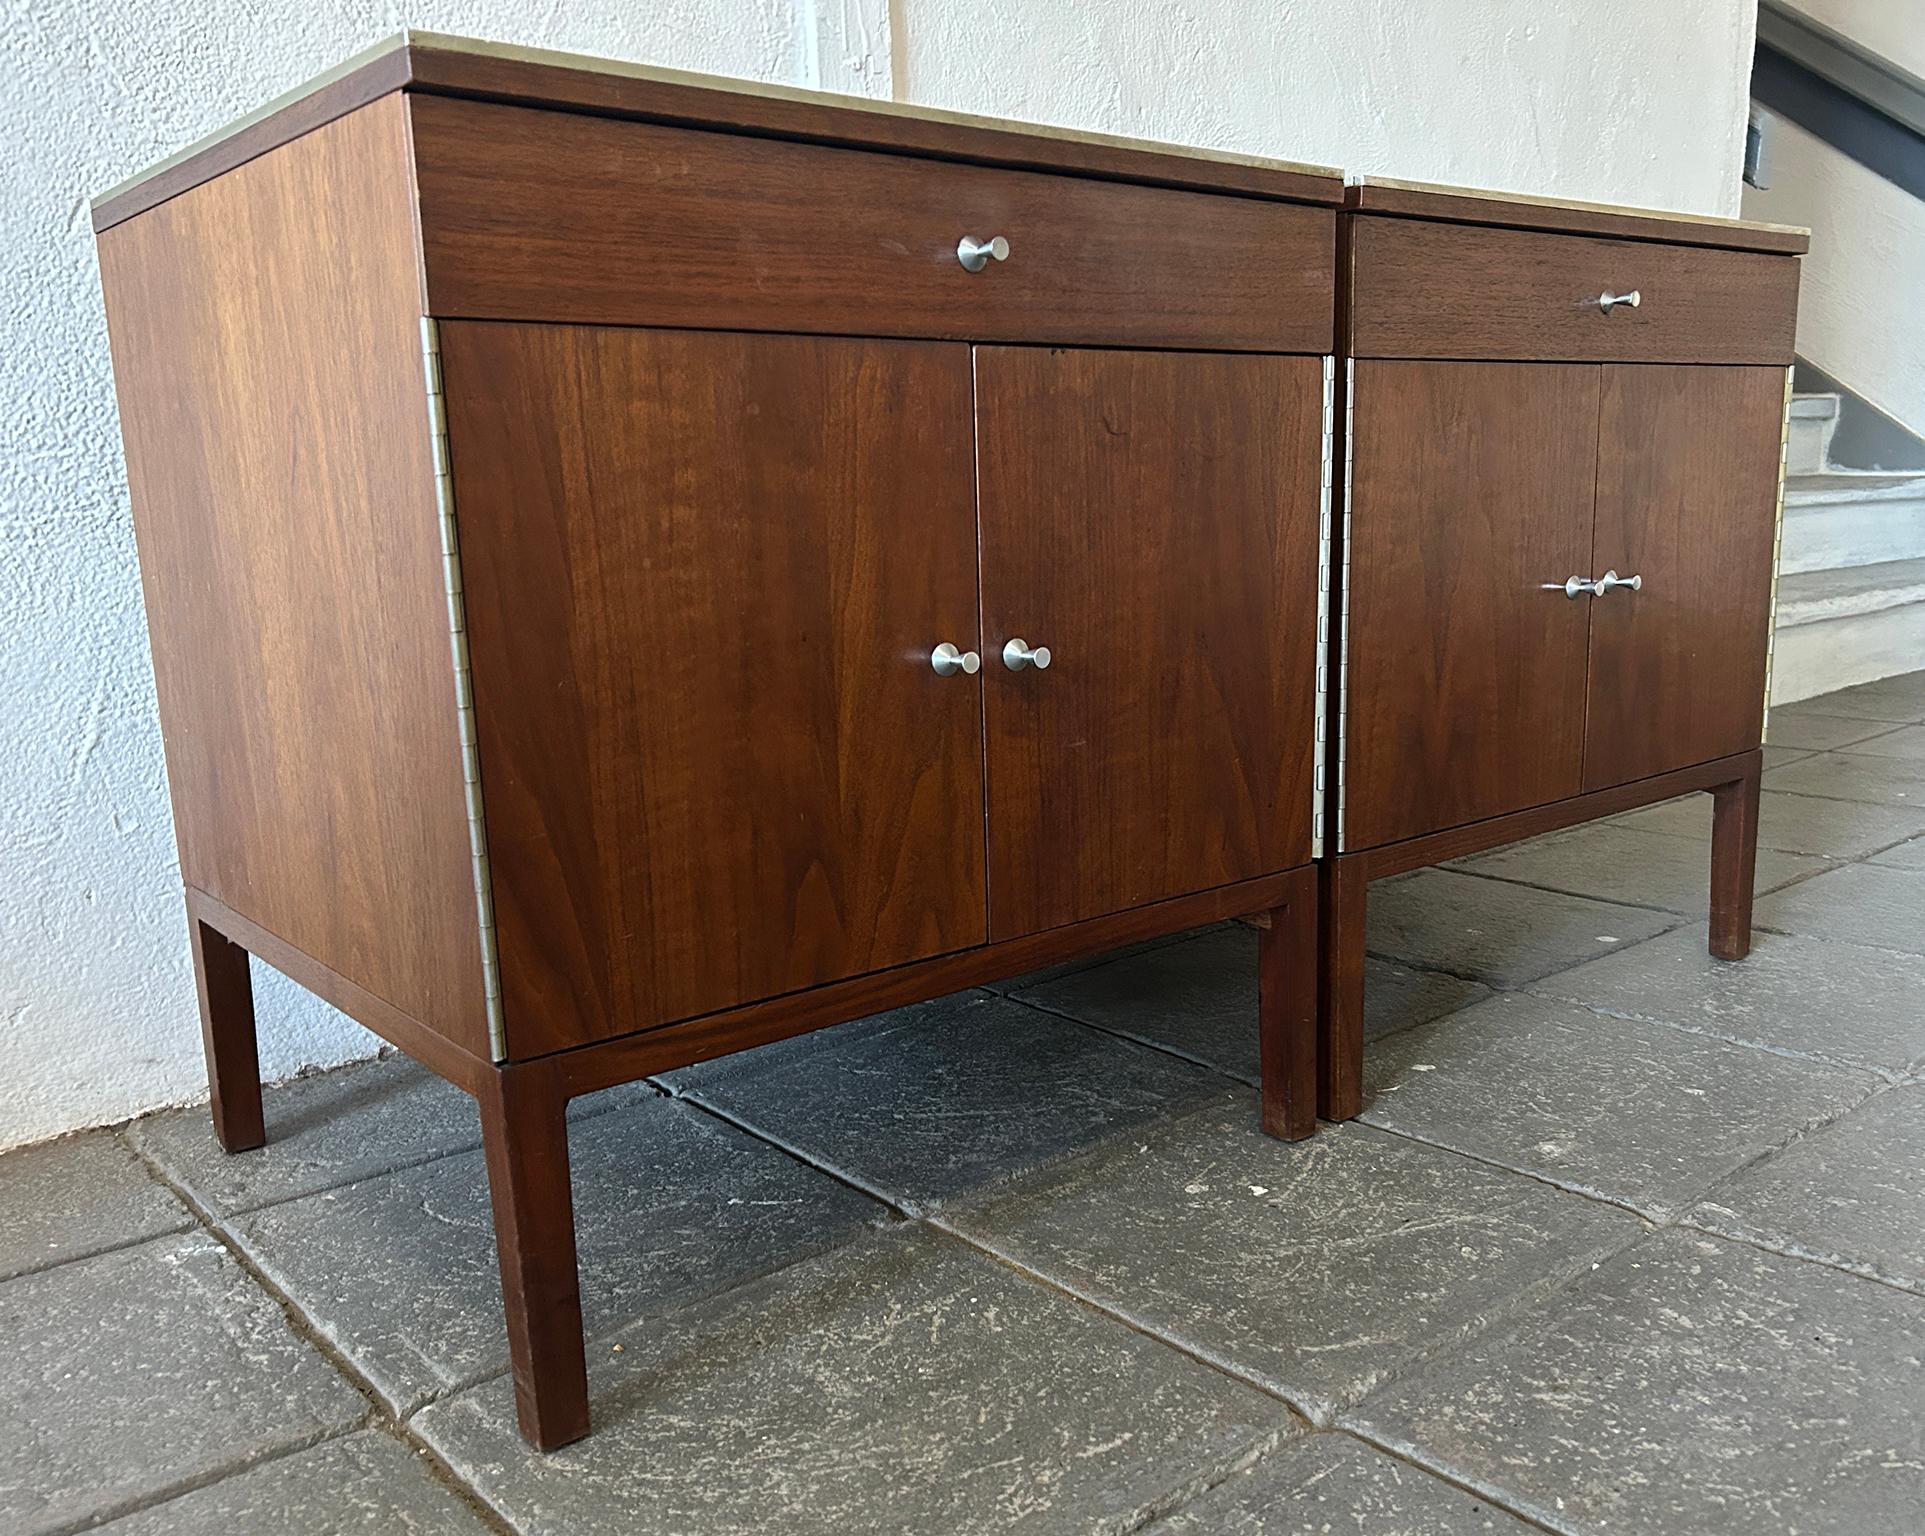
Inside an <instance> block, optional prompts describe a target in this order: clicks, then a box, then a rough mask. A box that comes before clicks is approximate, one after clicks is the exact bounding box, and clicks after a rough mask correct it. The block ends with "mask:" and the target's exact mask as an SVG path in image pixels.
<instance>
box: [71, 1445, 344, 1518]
mask: <svg viewBox="0 0 1925 1536" xmlns="http://www.w3.org/2000/svg"><path fill="white" fill-rule="evenodd" d="M370 1427H371V1426H370V1424H369V1423H368V1422H367V1421H366V1420H363V1421H362V1422H360V1423H357V1424H350V1425H348V1426H347V1427H346V1428H345V1429H318V1430H315V1431H313V1432H312V1433H311V1434H307V1435H302V1436H300V1437H298V1438H296V1439H294V1440H291V1441H289V1442H288V1443H287V1444H286V1445H277V1446H274V1447H273V1448H271V1449H269V1450H267V1451H263V1452H262V1453H261V1454H260V1455H258V1456H254V1457H250V1458H248V1459H246V1460H243V1461H236V1462H228V1463H223V1464H221V1465H220V1466H218V1467H212V1468H208V1469H207V1470H205V1471H202V1472H197V1473H194V1474H192V1475H191V1476H187V1477H178V1478H175V1479H174V1480H173V1481H172V1482H170V1483H163V1484H162V1485H161V1486H159V1487H158V1488H148V1489H144V1490H143V1491H141V1492H140V1493H135V1494H129V1495H128V1496H127V1497H126V1498H125V1499H122V1500H121V1501H119V1502H118V1503H115V1504H108V1505H105V1506H103V1507H102V1508H100V1509H97V1510H95V1511H93V1512H92V1513H91V1514H87V1515H82V1516H81V1517H79V1518H78V1519H76V1520H69V1521H67V1522H66V1523H64V1524H62V1525H52V1526H46V1527H44V1528H43V1529H42V1530H41V1532H40V1536H75V1533H77V1532H80V1531H91V1530H95V1529H97V1528H98V1527H100V1526H102V1525H105V1524H106V1523H107V1522H108V1521H110V1520H120V1519H124V1518H125V1517H127V1516H128V1515H135V1514H139V1513H141V1512H142V1511H144V1510H149V1509H155V1508H158V1507H159V1506H161V1505H164V1504H171V1503H173V1502H174V1500H176V1499H184V1498H186V1497H187V1496H188V1495H189V1494H191V1493H199V1492H201V1491H202V1490H203V1489H206V1488H214V1487H218V1486H219V1485H220V1484H222V1483H224V1482H227V1481H228V1480H229V1479H231V1478H235V1477H238V1476H240V1475H241V1474H242V1473H245V1472H252V1471H253V1470H254V1469H255V1468H256V1467H266V1466H272V1465H273V1464H274V1463H276V1462H279V1461H285V1460H286V1459H287V1458H288V1457H290V1456H299V1455H302V1454H304V1453H305V1452H307V1451H311V1450H313V1449H314V1448H315V1447H316V1446H318V1445H327V1444H330V1443H331V1442H333V1441H336V1440H346V1439H348V1438H350V1437H351V1436H354V1435H358V1434H361V1433H363V1432H364V1431H366V1430H367V1429H369V1428H370Z"/></svg>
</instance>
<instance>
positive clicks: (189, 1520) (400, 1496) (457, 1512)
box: [100, 1433, 489, 1536]
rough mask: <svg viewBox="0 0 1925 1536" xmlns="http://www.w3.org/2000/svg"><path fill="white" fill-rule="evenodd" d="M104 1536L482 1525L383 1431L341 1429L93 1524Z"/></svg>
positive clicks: (472, 1530) (424, 1535)
mask: <svg viewBox="0 0 1925 1536" xmlns="http://www.w3.org/2000/svg"><path fill="white" fill-rule="evenodd" d="M100 1529H101V1530H102V1531H104V1532H106V1536H205V1533H207V1532H210V1531H226V1532H233V1533H235V1536H248V1533H250V1532H261V1533H268V1532H273V1533H276V1536H281V1533H289V1536H291V1533H297V1532H298V1533H299V1536H485V1533H486V1532H487V1531H488V1530H489V1527H488V1526H487V1525H486V1524H485V1523H484V1522H483V1521H482V1519H481V1517H480V1516H479V1515H477V1514H476V1513H475V1512H474V1511H473V1510H472V1509H470V1508H469V1507H468V1505H467V1504H466V1503H465V1502H464V1501H463V1500H462V1499H461V1498H460V1497H459V1496H458V1495H457V1494H456V1493H454V1492H453V1491H452V1490H451V1489H448V1488H445V1487H443V1486H442V1485H441V1484H439V1483H437V1482H436V1481H435V1480H434V1478H433V1477H431V1476H430V1475H429V1474H428V1472H427V1470H426V1469H425V1468H424V1467H423V1466H422V1463H421V1458H420V1456H419V1455H417V1454H416V1453H415V1452H413V1451H411V1450H409V1449H408V1448H407V1447H406V1446H404V1445H402V1444H401V1443H400V1442H399V1441H398V1440H394V1439H392V1438H390V1437H389V1436H387V1435H383V1434H375V1433H368V1434H358V1435H349V1436H347V1437H345V1438H344V1439H340V1440H329V1441H325V1442H323V1443H322V1444H320V1445H317V1446H314V1447H313V1448H312V1449H310V1450H305V1451H298V1452H296V1453H295V1454H293V1455H291V1456H282V1457H278V1458H276V1459H275V1460H273V1461H270V1462H267V1463H266V1464H264V1465H262V1466H258V1467H253V1468H251V1469H249V1470H248V1471H246V1472H242V1473H239V1474H238V1475H236V1476H234V1477H230V1478H227V1479H225V1480H224V1481H222V1482H218V1483H215V1484H213V1485H212V1486H211V1487H207V1488H200V1489H196V1490H195V1491H194V1492H192V1493H187V1494H182V1495H181V1496H180V1497H179V1498H177V1499H170V1500H168V1501H167V1502H166V1503H165V1504H158V1505H155V1506H154V1507H153V1508H151V1509H144V1510H141V1511H140V1512H138V1513H137V1514H132V1515H127V1516H124V1517H123V1518H121V1519H119V1520H113V1521H110V1522H108V1524H106V1525H104V1526H102V1527H100Z"/></svg>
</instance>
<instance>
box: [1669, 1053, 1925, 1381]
mask: <svg viewBox="0 0 1925 1536" xmlns="http://www.w3.org/2000/svg"><path fill="white" fill-rule="evenodd" d="M1922 1172H1925V1086H1917V1085H1913V1086H1906V1087H1899V1088H1894V1089H1892V1090H1891V1091H1890V1092H1889V1093H1882V1094H1880V1095H1879V1096H1878V1097H1877V1098H1875V1099H1873V1100H1871V1102H1870V1103H1868V1104H1865V1105H1863V1106H1861V1107H1860V1108H1858V1109H1855V1110H1853V1111H1852V1112H1851V1113H1850V1114H1849V1115H1847V1116H1845V1118H1844V1119H1842V1120H1840V1121H1839V1122H1838V1123H1837V1124H1835V1125H1830V1126H1827V1127H1825V1128H1824V1129H1823V1130H1821V1131H1818V1132H1815V1133H1814V1134H1813V1135H1810V1136H1807V1137H1806V1138H1805V1139H1804V1140H1803V1141H1799V1142H1795V1143H1793V1144H1792V1145H1791V1146H1789V1147H1787V1148H1786V1149H1785V1150H1784V1151H1782V1152H1780V1153H1778V1154H1777V1155H1776V1156H1774V1157H1770V1158H1767V1159H1766V1160H1765V1161H1763V1162H1761V1163H1758V1164H1757V1165H1755V1166H1754V1167H1750V1168H1747V1169H1745V1170H1743V1171H1742V1172H1741V1173H1739V1174H1738V1175H1737V1176H1736V1177H1735V1178H1733V1179H1731V1180H1730V1181H1729V1182H1728V1183H1726V1184H1723V1185H1721V1186H1720V1187H1719V1188H1717V1189H1715V1190H1713V1191H1712V1192H1711V1194H1710V1195H1709V1196H1708V1197H1707V1198H1706V1199H1705V1200H1704V1201H1702V1202H1701V1203H1700V1204H1699V1205H1698V1206H1697V1207H1696V1208H1695V1209H1694V1210H1693V1211H1692V1212H1691V1214H1690V1216H1689V1217H1688V1218H1687V1219H1688V1220H1689V1221H1690V1222H1691V1224H1692V1225H1693V1226H1699V1227H1704V1228H1707V1229H1709V1230H1710V1231H1713V1232H1722V1233H1724V1234H1725V1235H1726V1236H1729V1237H1737V1238H1743V1239H1745V1240H1746V1241H1748V1242H1754V1243H1759V1244H1762V1245H1763V1246H1764V1247H1767V1248H1775V1249H1777V1250H1778V1251H1780V1252H1781V1253H1790V1254H1794V1255H1796V1256H1798V1257H1800V1258H1807V1259H1816V1260H1818V1261H1819V1262H1820V1263H1823V1264H1831V1265H1834V1266H1836V1267H1837V1268H1840V1269H1849V1270H1853V1271H1855V1272H1857V1273H1859V1274H1865V1275H1871V1276H1874V1277H1876V1278H1878V1279H1880V1280H1883V1281H1885V1282H1886V1283H1887V1284H1890V1285H1899V1286H1903V1287H1905V1288H1906V1289H1907V1290H1911V1291H1917V1292H1920V1293H1921V1294H1925V1177H1921V1173H1922ZM1920 1406H1921V1408H1925V1402H1921V1404H1920Z"/></svg>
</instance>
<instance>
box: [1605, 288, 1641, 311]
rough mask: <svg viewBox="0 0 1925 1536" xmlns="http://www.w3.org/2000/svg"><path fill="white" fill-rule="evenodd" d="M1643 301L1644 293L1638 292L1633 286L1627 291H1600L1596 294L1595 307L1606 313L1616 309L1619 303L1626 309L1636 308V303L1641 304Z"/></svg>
mask: <svg viewBox="0 0 1925 1536" xmlns="http://www.w3.org/2000/svg"><path fill="white" fill-rule="evenodd" d="M1643 302H1644V295H1643V294H1641V293H1639V292H1638V291H1637V289H1635V288H1633V289H1632V290H1631V291H1630V292H1629V293H1600V294H1599V295H1598V296H1597V307H1598V308H1599V309H1601V310H1603V311H1604V312H1605V314H1607V315H1608V314H1610V313H1611V311H1612V310H1614V309H1616V308H1617V307H1618V306H1619V305H1620V304H1622V305H1624V306H1625V307H1626V308H1628V309H1636V308H1637V307H1638V305H1640V304H1642V303H1643Z"/></svg>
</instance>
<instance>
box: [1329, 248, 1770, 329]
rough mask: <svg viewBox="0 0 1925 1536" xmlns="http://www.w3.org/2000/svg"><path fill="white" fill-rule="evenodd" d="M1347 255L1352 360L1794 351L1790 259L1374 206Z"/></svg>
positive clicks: (1751, 252) (1752, 252) (1748, 252)
mask: <svg viewBox="0 0 1925 1536" xmlns="http://www.w3.org/2000/svg"><path fill="white" fill-rule="evenodd" d="M1351 253H1352V256H1351V259H1352V264H1353V265H1352V281H1351V294H1350V328H1351V352H1352V353H1353V355H1355V356H1357V357H1406V358H1465V359H1470V358H1491V359H1504V358H1525V359H1533V360H1543V361H1557V362H1656V363H1777V364H1787V363H1789V362H1790V361H1791V338H1792V329H1793V327H1794V325H1795V323H1796V321H1797V316H1798V259H1797V258H1796V257H1795V256H1770V255H1764V254H1761V253H1758V252H1754V251H1725V250H1706V249H1703V248H1701V247H1697V246H1686V245H1665V244H1660V243H1658V242H1655V241H1648V240H1599V239H1589V238H1585V237H1582V236H1577V235H1552V234H1534V233H1530V232H1526V231H1522V230H1514V229H1491V228H1485V227H1482V226H1478V225H1470V224H1441V223H1433V222H1431V221H1429V220H1425V219H1400V218H1372V217H1369V216H1356V217H1353V218H1352V221H1351ZM1633 291H1635V292H1636V293H1637V294H1638V296H1639V302H1638V304H1637V306H1636V307H1635V308H1633V307H1631V306H1630V305H1623V304H1621V305H1618V306H1616V307H1614V308H1613V309H1612V310H1610V312H1608V313H1607V312H1606V311H1605V310H1604V309H1603V308H1602V307H1601V306H1600V305H1599V302H1598V300H1599V297H1600V296H1601V295H1603V294H1605V293H1614V294H1624V293H1630V292H1633Z"/></svg>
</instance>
